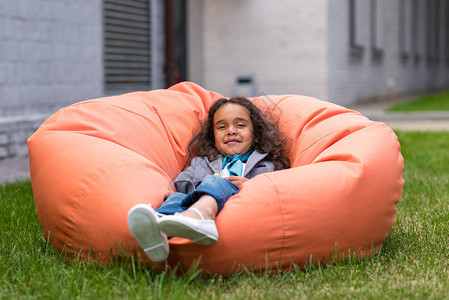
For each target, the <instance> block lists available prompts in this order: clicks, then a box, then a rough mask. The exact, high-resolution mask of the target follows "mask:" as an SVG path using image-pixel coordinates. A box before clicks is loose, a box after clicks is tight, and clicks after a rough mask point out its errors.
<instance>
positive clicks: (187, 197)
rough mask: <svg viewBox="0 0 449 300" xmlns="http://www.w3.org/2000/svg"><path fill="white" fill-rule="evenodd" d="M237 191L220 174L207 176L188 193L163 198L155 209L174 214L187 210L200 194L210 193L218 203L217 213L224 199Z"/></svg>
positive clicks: (236, 187)
mask: <svg viewBox="0 0 449 300" xmlns="http://www.w3.org/2000/svg"><path fill="white" fill-rule="evenodd" d="M238 192H239V187H238V186H237V185H235V184H234V183H232V182H230V181H229V180H227V179H224V178H221V177H220V176H216V175H213V176H208V177H206V178H205V179H204V180H203V181H202V182H201V183H200V185H198V187H197V188H196V190H194V191H193V192H191V193H189V194H184V193H178V192H177V193H173V194H171V195H170V196H168V197H167V199H165V201H164V203H162V205H161V206H160V207H159V208H158V209H156V211H157V212H158V213H161V214H164V215H174V214H175V213H178V212H183V211H185V210H187V209H188V208H189V207H190V206H192V204H193V203H195V202H196V201H198V199H200V197H201V196H202V195H205V194H206V195H210V196H212V197H214V198H215V200H216V201H217V205H218V211H217V214H218V213H219V212H220V211H221V210H222V209H223V206H224V204H225V203H226V201H227V200H228V199H229V198H230V197H231V196H232V195H235V194H237V193H238Z"/></svg>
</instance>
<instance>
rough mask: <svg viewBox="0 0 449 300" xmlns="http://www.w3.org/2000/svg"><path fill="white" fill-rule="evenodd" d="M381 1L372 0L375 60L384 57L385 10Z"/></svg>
mask: <svg viewBox="0 0 449 300" xmlns="http://www.w3.org/2000/svg"><path fill="white" fill-rule="evenodd" d="M379 2H380V1H379V0H371V52H372V57H373V59H376V60H378V59H381V58H382V57H383V27H382V25H383V20H382V17H383V10H382V5H381V3H379Z"/></svg>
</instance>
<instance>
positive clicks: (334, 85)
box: [327, 0, 449, 105]
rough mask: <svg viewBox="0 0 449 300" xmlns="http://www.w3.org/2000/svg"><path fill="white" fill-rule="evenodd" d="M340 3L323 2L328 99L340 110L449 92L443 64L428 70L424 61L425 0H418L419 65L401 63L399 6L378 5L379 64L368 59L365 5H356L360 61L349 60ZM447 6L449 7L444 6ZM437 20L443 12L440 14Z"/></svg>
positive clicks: (345, 12)
mask: <svg viewBox="0 0 449 300" xmlns="http://www.w3.org/2000/svg"><path fill="white" fill-rule="evenodd" d="M348 2H349V1H346V0H337V1H336V0H328V5H329V10H328V11H329V17H328V24H327V25H328V28H329V40H328V43H327V49H328V58H327V59H328V91H329V93H328V99H327V100H329V101H331V102H335V103H339V104H342V105H347V104H351V103H354V102H357V101H365V100H371V99H377V98H385V97H396V96H399V95H403V94H414V93H420V92H425V91H432V90H438V89H442V88H448V87H449V81H448V75H449V68H448V66H447V65H445V63H444V61H443V59H442V60H441V61H440V62H438V63H436V64H435V63H434V64H429V63H428V62H427V59H426V38H425V36H426V32H425V27H424V26H425V22H426V19H425V18H426V16H425V8H426V6H425V5H426V3H425V0H418V2H419V8H418V11H419V14H418V28H417V32H416V35H417V38H418V52H419V53H420V56H421V59H420V61H419V62H418V63H415V61H414V59H413V58H410V59H408V60H406V61H403V60H402V59H401V53H402V51H401V50H402V49H401V47H400V38H401V36H400V34H401V31H400V25H399V22H400V17H399V14H400V9H401V7H400V1H399V0H378V2H380V3H381V4H382V15H381V16H380V19H381V20H382V26H381V28H382V32H381V37H382V38H381V41H382V43H381V44H382V45H383V47H382V49H383V52H384V54H383V57H382V59H379V60H376V59H373V57H372V49H371V46H372V42H371V32H370V0H357V1H356V2H357V4H358V5H360V6H361V12H362V18H361V20H362V22H361V23H360V24H358V25H359V26H358V27H357V30H360V42H361V45H362V46H363V47H364V48H365V50H364V53H363V55H362V56H361V57H359V58H355V57H351V55H349V52H350V47H349V29H348V28H349V8H348ZM446 5H449V4H446ZM441 13H442V15H441V16H442V17H443V11H441ZM441 22H442V23H441V25H440V29H439V30H440V50H441V53H443V52H444V43H443V41H444V38H443V32H444V26H443V25H442V24H444V23H443V20H442V21H441Z"/></svg>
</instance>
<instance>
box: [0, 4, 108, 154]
mask: <svg viewBox="0 0 449 300" xmlns="http://www.w3.org/2000/svg"><path fill="white" fill-rule="evenodd" d="M102 39H103V34H102V1H101V0H90V1H87V0H1V1H0V136H1V137H2V138H0V142H1V141H3V142H5V139H7V141H8V143H3V144H1V143H0V148H1V149H2V150H0V158H1V156H2V155H9V156H11V155H14V154H15V153H22V154H23V152H24V151H23V149H24V148H23V147H26V146H25V141H26V138H27V137H28V136H29V135H30V134H31V133H32V132H33V131H34V130H35V129H36V128H37V126H38V124H39V123H40V122H42V121H43V120H44V119H45V117H47V116H48V115H49V114H51V113H53V112H54V111H56V110H57V109H58V108H60V107H63V106H67V105H69V104H71V103H74V102H78V101H81V100H84V99H89V98H95V97H101V96H103V69H102V68H103V63H102V58H103V56H102V50H103V40H102ZM36 116H40V121H36V118H37V117H36ZM12 120H14V121H12ZM30 120H32V121H30ZM26 126H31V127H30V128H31V129H27V128H26ZM6 136H7V138H6ZM2 145H3V146H2ZM5 149H6V150H5ZM2 153H3V154H2Z"/></svg>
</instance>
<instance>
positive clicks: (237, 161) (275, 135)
mask: <svg viewBox="0 0 449 300" xmlns="http://www.w3.org/2000/svg"><path fill="white" fill-rule="evenodd" d="M191 147H192V148H193V149H194V151H195V152H196V153H197V154H198V156H197V157H195V158H193V159H192V162H191V165H190V166H189V167H188V168H187V169H186V170H185V171H183V172H181V173H180V174H179V175H178V177H176V179H175V180H174V182H173V183H174V185H175V188H176V193H173V194H171V195H170V196H168V197H167V198H166V199H165V201H164V203H163V204H162V205H161V206H160V207H159V208H158V209H157V210H154V209H153V208H152V207H151V206H150V205H145V204H138V205H136V206H134V207H133V208H131V210H130V211H129V213H128V226H129V229H130V231H131V233H132V235H133V236H134V238H135V239H136V241H137V242H138V243H139V245H140V246H141V247H142V248H143V249H144V251H145V253H146V254H147V255H148V257H149V258H150V259H151V260H153V261H163V260H165V259H167V257H168V253H169V246H168V241H167V236H169V237H182V238H187V239H190V240H192V241H193V242H195V243H197V244H201V245H210V244H213V243H215V242H217V240H218V231H217V227H216V225H215V216H216V215H217V214H218V213H219V212H220V211H221V210H222V209H223V206H224V205H225V203H226V201H227V200H228V199H229V198H230V197H231V196H232V195H234V194H237V193H238V191H239V188H240V186H241V185H242V184H244V183H245V182H246V181H247V180H248V179H251V178H253V177H255V176H257V175H259V174H262V173H266V172H272V171H276V170H281V169H285V168H288V167H289V166H290V162H289V160H288V158H287V157H286V156H285V154H284V153H285V150H286V149H285V148H286V139H285V137H284V136H283V135H282V134H281V132H280V131H279V129H278V127H277V125H276V123H273V122H270V121H269V120H268V119H267V118H266V117H265V116H264V114H263V113H262V112H261V110H260V109H259V108H257V107H256V106H255V105H254V104H253V103H252V102H251V101H249V100H248V99H246V98H243V97H234V98H230V99H225V98H222V99H219V100H218V101H217V102H215V104H214V105H212V107H211V108H210V110H209V113H208V116H207V118H206V120H205V121H204V123H203V125H202V127H201V130H200V132H199V133H198V134H197V135H196V136H195V137H194V138H193V140H192V141H191V142H190V144H189V152H190V148H191Z"/></svg>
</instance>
